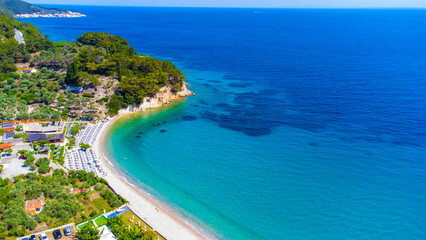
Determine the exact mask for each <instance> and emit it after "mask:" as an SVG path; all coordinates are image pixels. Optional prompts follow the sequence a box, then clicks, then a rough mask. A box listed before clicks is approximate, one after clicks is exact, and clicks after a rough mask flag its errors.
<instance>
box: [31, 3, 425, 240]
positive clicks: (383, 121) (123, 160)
mask: <svg viewBox="0 0 426 240" xmlns="http://www.w3.org/2000/svg"><path fill="white" fill-rule="evenodd" d="M67 8H71V9H75V10H78V11H81V12H83V13H85V14H87V15H88V16H87V17H86V18H79V19H23V21H27V22H31V23H34V24H35V25H36V26H38V27H39V28H40V29H41V30H42V31H43V32H44V33H46V34H47V35H49V37H50V38H51V39H52V40H55V41H63V40H66V41H72V40H75V38H76V37H78V36H79V35H81V34H83V33H85V32H87V31H105V32H110V33H113V34H118V35H120V36H122V37H124V38H127V39H128V40H129V42H130V44H131V45H132V46H134V47H135V49H136V50H137V52H138V53H140V54H147V55H152V56H155V57H158V58H161V59H165V60H172V61H173V62H174V63H176V65H177V66H178V67H179V68H181V69H182V70H183V71H184V73H185V74H186V77H187V82H188V83H190V84H191V85H192V86H191V88H190V89H191V90H193V91H194V92H195V93H196V94H197V95H196V96H193V97H190V98H188V99H187V100H186V102H184V103H179V104H174V105H173V107H168V108H167V109H164V110H156V111H150V112H148V113H144V114H139V115H133V116H131V117H127V118H124V119H122V120H121V121H120V122H118V123H117V124H116V125H115V127H114V128H113V130H112V131H111V132H110V134H109V137H108V140H107V142H106V144H107V147H108V148H109V149H113V150H110V152H109V153H108V154H109V156H110V158H111V159H110V160H111V161H112V162H113V163H114V165H115V166H117V167H118V168H119V169H120V170H121V171H122V172H123V173H125V174H127V175H128V178H129V179H130V180H131V181H133V182H136V183H137V184H138V185H139V186H140V187H141V188H143V189H144V190H145V191H147V192H149V193H151V194H152V195H154V196H156V197H158V198H159V199H160V200H162V201H164V202H166V203H168V204H170V205H171V206H173V207H174V208H176V209H177V210H178V211H179V212H180V213H181V214H182V215H184V216H185V217H187V218H188V219H189V220H191V221H193V222H196V223H197V224H199V225H201V226H202V227H203V228H204V229H206V230H207V231H210V232H214V233H215V234H216V235H217V236H218V237H219V238H221V239H232V240H242V239H426V31H425V26H426V10H349V9H348V10H327V9H323V10H313V9H292V10H290V9H218V8H212V9H203V8H142V7H133V8H131V7H86V6H69V7H67ZM157 124H160V126H157ZM153 125H155V126H153ZM160 130H167V131H166V132H164V133H161V132H160ZM138 136H139V138H138Z"/></svg>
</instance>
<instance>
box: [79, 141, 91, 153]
mask: <svg viewBox="0 0 426 240" xmlns="http://www.w3.org/2000/svg"><path fill="white" fill-rule="evenodd" d="M80 148H81V149H82V150H84V151H86V150H87V149H89V148H90V145H89V144H87V143H81V144H80Z"/></svg>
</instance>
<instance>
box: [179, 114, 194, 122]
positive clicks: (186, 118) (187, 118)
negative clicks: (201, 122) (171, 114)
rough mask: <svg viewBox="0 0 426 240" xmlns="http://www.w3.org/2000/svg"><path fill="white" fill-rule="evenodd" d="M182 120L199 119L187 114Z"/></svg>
mask: <svg viewBox="0 0 426 240" xmlns="http://www.w3.org/2000/svg"><path fill="white" fill-rule="evenodd" d="M182 120H184V121H195V120H197V117H196V116H190V115H185V116H182Z"/></svg>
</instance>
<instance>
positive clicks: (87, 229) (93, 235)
mask: <svg viewBox="0 0 426 240" xmlns="http://www.w3.org/2000/svg"><path fill="white" fill-rule="evenodd" d="M76 237H77V238H79V239H80V240H97V239H99V238H100V237H99V230H97V229H95V228H93V227H92V226H91V224H85V225H84V226H83V227H82V228H81V229H80V231H79V232H78V233H77V234H76Z"/></svg>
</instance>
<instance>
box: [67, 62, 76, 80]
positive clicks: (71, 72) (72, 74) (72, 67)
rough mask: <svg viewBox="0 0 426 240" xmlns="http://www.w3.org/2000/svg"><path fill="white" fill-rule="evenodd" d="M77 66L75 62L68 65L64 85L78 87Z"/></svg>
mask: <svg viewBox="0 0 426 240" xmlns="http://www.w3.org/2000/svg"><path fill="white" fill-rule="evenodd" d="M77 74H78V65H77V63H76V62H72V63H70V64H68V67H67V76H66V77H65V83H66V84H68V85H78V84H79V82H78V76H77Z"/></svg>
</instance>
